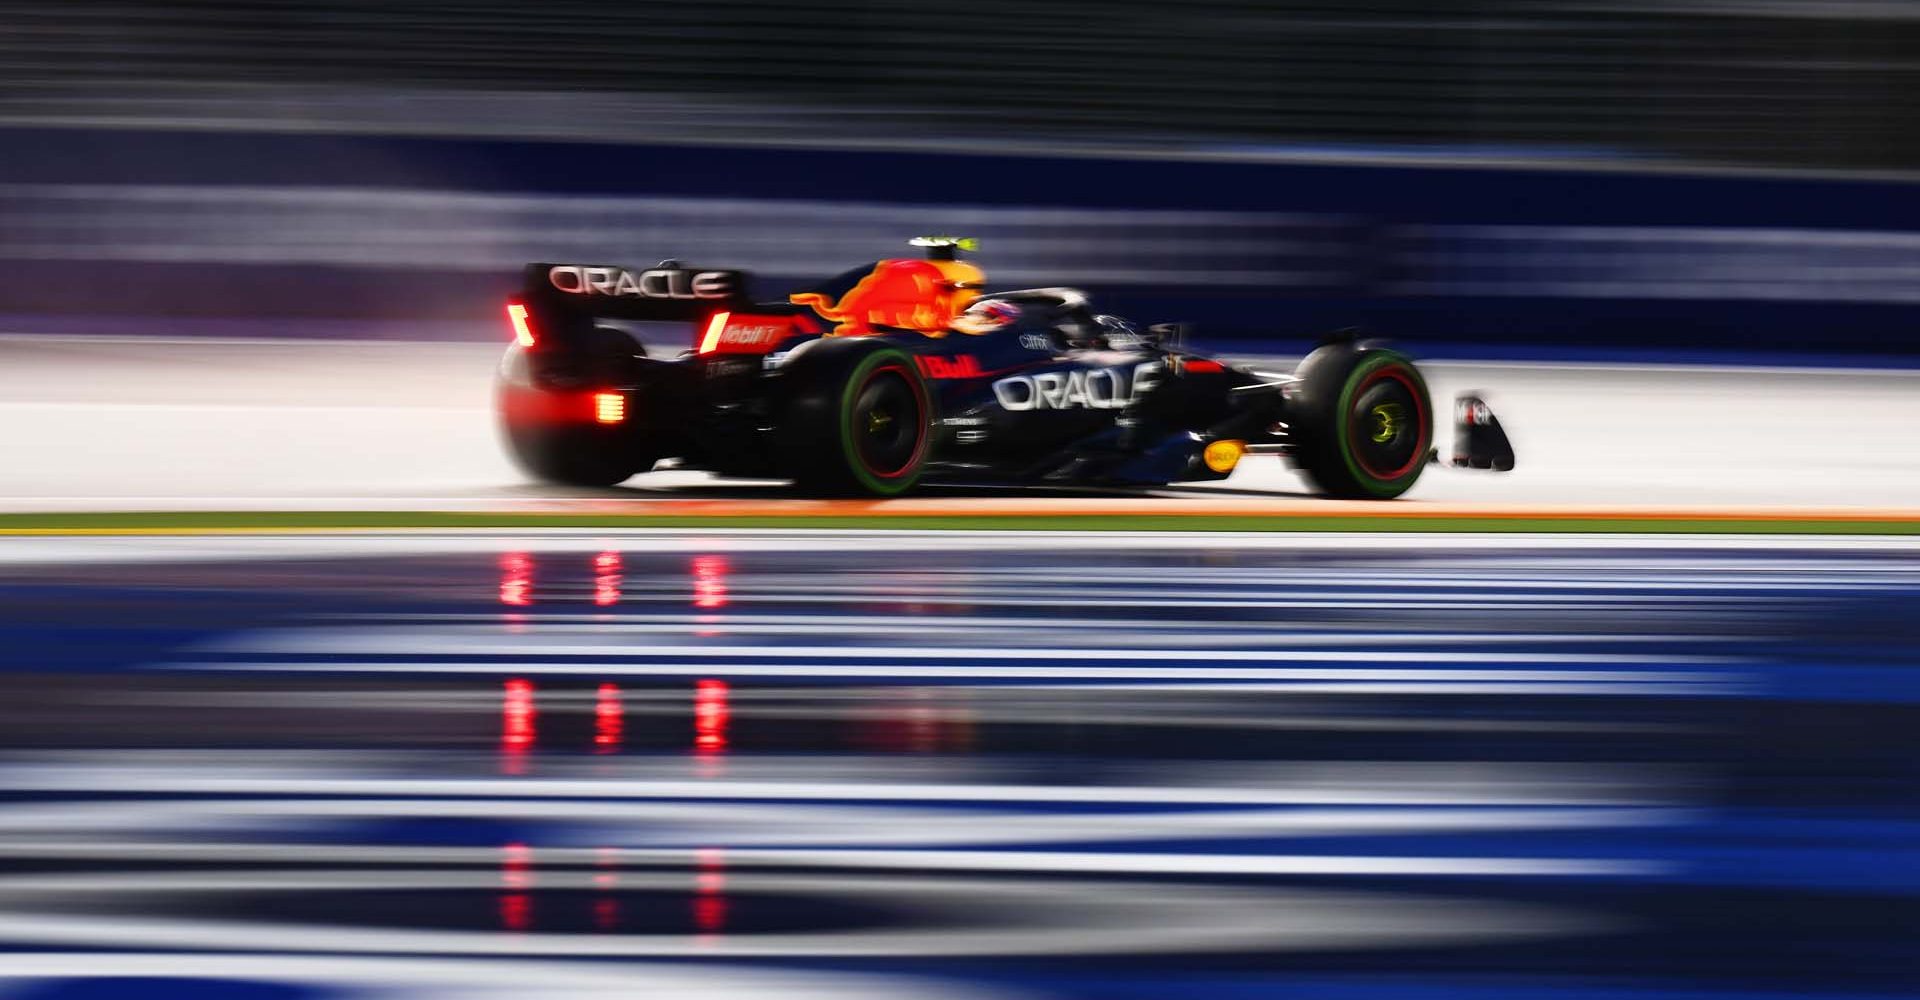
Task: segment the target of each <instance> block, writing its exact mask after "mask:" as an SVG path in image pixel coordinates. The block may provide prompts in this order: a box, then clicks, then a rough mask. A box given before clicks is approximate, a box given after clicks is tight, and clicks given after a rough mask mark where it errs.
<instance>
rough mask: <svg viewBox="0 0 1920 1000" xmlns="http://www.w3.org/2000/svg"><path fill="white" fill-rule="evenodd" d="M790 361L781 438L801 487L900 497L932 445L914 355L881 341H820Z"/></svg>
mask: <svg viewBox="0 0 1920 1000" xmlns="http://www.w3.org/2000/svg"><path fill="white" fill-rule="evenodd" d="M818 345H819V346H817V347H812V348H809V349H808V352H807V353H806V354H805V355H803V356H802V357H801V358H796V359H795V362H794V364H793V367H791V368H790V369H789V370H788V371H787V372H786V373H784V374H783V376H782V377H783V378H786V379H791V380H792V386H793V387H792V390H791V392H790V394H789V396H788V400H787V405H786V408H785V414H784V416H783V418H782V438H783V444H784V449H783V450H784V457H785V460H786V463H787V468H788V470H789V472H790V473H791V475H792V476H793V479H794V481H795V482H796V483H797V484H798V485H799V486H800V487H801V489H803V490H806V491H809V492H817V493H827V494H855V495H865V496H877V497H893V496H900V495H901V494H904V493H906V492H908V491H910V490H912V489H913V488H914V486H916V485H918V483H919V482H920V476H921V473H922V472H924V471H925V470H926V465H927V458H928V453H929V450H930V449H931V447H932V442H933V422H934V404H933V394H932V393H931V392H930V391H929V389H928V387H927V383H926V380H925V379H924V378H922V377H921V375H920V368H919V366H918V365H917V364H915V362H914V359H913V355H911V354H908V353H907V352H906V351H903V350H901V349H900V348H898V347H894V346H892V345H890V344H887V343H886V342H884V341H876V340H864V339H846V340H823V341H819V342H818Z"/></svg>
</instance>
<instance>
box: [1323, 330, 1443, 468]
mask: <svg viewBox="0 0 1920 1000" xmlns="http://www.w3.org/2000/svg"><path fill="white" fill-rule="evenodd" d="M1294 374H1295V375H1296V376H1297V377H1298V378H1299V379H1300V381H1299V382H1298V383H1297V384H1296V391H1295V392H1294V394H1293V395H1292V396H1291V397H1289V398H1288V401H1287V412H1288V414H1289V427H1288V433H1289V436H1290V437H1292V439H1293V441H1294V444H1295V451H1294V457H1295V460H1296V461H1297V462H1298V464H1299V465H1300V468H1301V471H1302V472H1304V473H1306V475H1307V478H1308V479H1310V480H1312V481H1313V483H1314V485H1315V486H1317V487H1318V488H1319V490H1320V492H1321V493H1322V494H1324V495H1326V496H1330V497H1340V498H1344V499H1350V500H1391V499H1393V498H1394V497H1397V496H1400V495H1401V494H1403V493H1405V492H1406V491H1407V490H1409V489H1411V488H1413V484H1414V483H1415V482H1417V481H1418V480H1419V479H1420V473H1421V471H1422V470H1423V469H1425V468H1426V466H1427V459H1428V456H1429V455H1430V454H1431V452H1432V450H1433V401H1432V399H1431V397H1430V396H1429V394H1428V392H1427V382H1426V379H1425V378H1423V377H1422V376H1421V375H1420V370H1419V369H1418V368H1416V367H1414V364H1413V361H1412V359H1410V358H1408V357H1407V356H1406V355H1404V354H1401V353H1400V352H1398V351H1392V350H1386V349H1383V348H1364V349H1363V348H1360V347H1357V346H1355V345H1352V344H1328V345H1326V346H1323V347H1321V348H1319V349H1317V350H1315V351H1314V352H1313V353H1312V354H1309V355H1307V358H1306V360H1305V361H1302V362H1301V363H1300V367H1299V369H1298V370H1297V371H1296V372H1295V373H1294Z"/></svg>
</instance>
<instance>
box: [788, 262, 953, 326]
mask: <svg viewBox="0 0 1920 1000" xmlns="http://www.w3.org/2000/svg"><path fill="white" fill-rule="evenodd" d="M985 282H986V275H985V274H984V273H982V272H981V270H980V269H979V268H977V267H975V266H973V265H972V264H969V263H966V262H965V261H958V260H912V259H896V260H883V261H881V262H880V263H879V264H877V265H875V266H874V268H873V270H871V271H869V272H867V274H866V276H865V277H862V278H861V279H860V280H859V281H857V282H855V283H854V285H853V287H852V288H849V289H847V291H846V294H844V295H841V296H840V299H839V301H837V302H836V301H833V300H832V299H830V298H829V297H828V296H825V295H822V294H820V293H819V292H797V293H795V294H793V295H792V296H789V298H788V301H790V302H792V303H793V304H794V305H797V306H806V307H808V308H810V309H812V310H813V311H814V312H816V313H819V314H820V317H821V318H822V319H824V320H826V321H827V322H829V323H832V324H834V327H833V329H831V330H829V331H827V336H829V337H865V336H870V335H872V334H874V333H877V332H879V331H877V330H875V329H874V327H877V326H883V327H893V328H896V329H904V330H917V331H919V332H921V333H924V334H926V335H927V336H929V337H944V336H946V335H947V332H948V331H949V330H951V329H952V328H953V320H954V317H955V316H958V315H959V314H960V313H961V312H962V311H964V310H965V309H966V308H967V306H969V305H971V304H973V300H974V299H977V298H979V297H980V286H981V285H983V284H985Z"/></svg>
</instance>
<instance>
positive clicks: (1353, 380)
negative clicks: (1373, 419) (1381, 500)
mask: <svg viewBox="0 0 1920 1000" xmlns="http://www.w3.org/2000/svg"><path fill="white" fill-rule="evenodd" d="M1392 365H1398V366H1400V368H1401V369H1403V370H1404V371H1405V372H1406V373H1407V375H1408V376H1409V377H1410V378H1412V380H1413V383H1414V385H1417V386H1419V387H1420V395H1421V397H1422V400H1421V401H1422V402H1423V403H1425V405H1426V414H1427V427H1426V430H1427V442H1426V443H1427V447H1429V448H1431V447H1432V446H1433V397H1432V394H1431V393H1429V392H1428V391H1427V380H1426V378H1425V377H1423V376H1422V375H1421V374H1420V370H1419V369H1418V368H1415V367H1414V366H1413V361H1412V359H1410V358H1408V357H1406V356H1405V355H1403V354H1399V353H1397V352H1394V351H1369V352H1367V353H1366V354H1365V355H1362V357H1361V360H1360V363H1359V364H1358V365H1356V366H1354V369H1353V371H1352V372H1351V373H1350V374H1348V375H1347V380H1346V382H1345V383H1344V384H1343V385H1341V386H1340V398H1339V399H1338V400H1336V401H1335V404H1334V413H1333V430H1334V446H1335V447H1337V448H1339V449H1340V461H1342V462H1345V463H1346V466H1347V471H1348V472H1351V473H1353V479H1354V482H1357V483H1359V484H1360V487H1361V488H1362V489H1364V490H1366V491H1367V492H1368V493H1370V494H1372V495H1374V496H1377V497H1393V496H1399V495H1400V494H1401V493H1404V492H1406V491H1407V490H1408V489H1411V488H1412V487H1413V484H1414V483H1415V482H1416V481H1418V480H1419V478H1420V473H1421V472H1422V471H1424V469H1423V467H1424V464H1425V463H1424V461H1423V456H1418V455H1416V456H1415V462H1414V466H1413V471H1412V472H1410V473H1408V474H1407V478H1405V479H1403V480H1397V481H1396V480H1387V479H1380V478H1378V477H1376V476H1373V475H1370V474H1369V473H1368V472H1367V470H1366V469H1364V468H1362V467H1361V466H1360V463H1359V461H1358V460H1357V459H1355V458H1354V456H1353V445H1352V443H1351V442H1350V441H1349V437H1350V436H1351V435H1350V428H1351V426H1352V422H1353V417H1352V413H1351V411H1352V409H1353V394H1354V393H1355V392H1357V391H1358V390H1359V388H1360V384H1361V383H1362V382H1365V381H1366V380H1367V376H1369V375H1371V374H1373V373H1374V372H1376V371H1379V370H1380V369H1382V368H1386V367H1389V366H1392Z"/></svg>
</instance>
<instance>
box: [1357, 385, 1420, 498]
mask: <svg viewBox="0 0 1920 1000" xmlns="http://www.w3.org/2000/svg"><path fill="white" fill-rule="evenodd" d="M1426 428H1427V412H1426V405H1425V403H1423V402H1422V401H1421V398H1420V394H1419V392H1418V391H1417V390H1416V389H1415V388H1414V382H1413V379H1412V377H1411V376H1409V375H1408V374H1407V373H1406V372H1405V371H1403V370H1402V369H1400V368H1399V367H1398V366H1390V367H1386V368H1381V369H1378V370H1376V371H1374V372H1372V373H1370V374H1368V375H1367V377H1366V379H1365V380H1364V381H1362V382H1361V383H1360V386H1359V388H1358V389H1357V390H1356V391H1355V392H1354V394H1353V404H1352V406H1351V407H1350V408H1349V409H1348V411H1347V440H1348V446H1349V447H1350V448H1351V449H1352V451H1353V457H1354V460H1355V461H1356V462H1357V463H1358V464H1359V466H1360V468H1361V471H1363V472H1365V473H1366V474H1367V475H1369V476H1371V477H1373V478H1374V479H1379V480H1385V481H1392V480H1396V479H1400V478H1402V477H1404V476H1406V475H1407V474H1408V473H1411V472H1412V471H1414V470H1415V469H1416V468H1418V467H1419V464H1420V459H1421V454H1420V453H1421V451H1422V449H1424V448H1425V446H1426V440H1427V432H1426Z"/></svg>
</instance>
